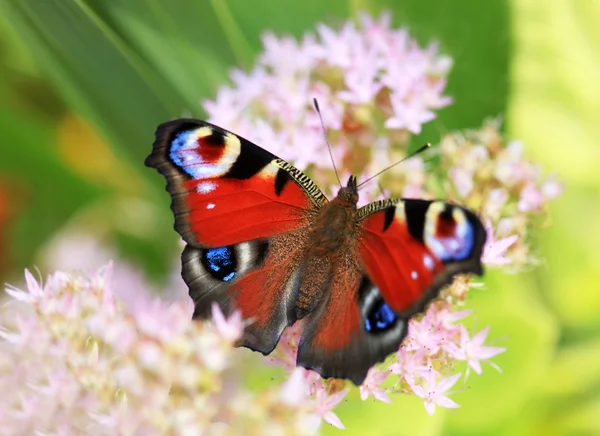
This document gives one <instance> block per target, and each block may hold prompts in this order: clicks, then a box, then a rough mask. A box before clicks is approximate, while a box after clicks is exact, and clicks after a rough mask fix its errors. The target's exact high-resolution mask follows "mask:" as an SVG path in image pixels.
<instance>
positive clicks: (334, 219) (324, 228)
mask: <svg viewBox="0 0 600 436" xmlns="http://www.w3.org/2000/svg"><path fill="white" fill-rule="evenodd" d="M357 202H358V193H357V189H356V178H355V177H352V176H351V177H350V179H349V180H348V185H347V186H346V187H343V188H341V189H340V191H339V192H338V195H337V197H336V198H335V199H333V200H332V201H331V202H329V203H327V204H326V205H325V206H324V207H323V209H321V210H320V211H319V214H318V216H317V218H316V221H315V224H314V226H313V230H312V232H311V236H310V238H309V241H310V244H311V247H310V252H311V254H315V255H324V256H336V255H337V253H338V252H339V250H340V249H341V248H342V247H343V246H344V244H345V243H346V242H347V240H348V239H349V238H350V237H351V235H352V234H353V229H354V227H355V221H356V204H357Z"/></svg>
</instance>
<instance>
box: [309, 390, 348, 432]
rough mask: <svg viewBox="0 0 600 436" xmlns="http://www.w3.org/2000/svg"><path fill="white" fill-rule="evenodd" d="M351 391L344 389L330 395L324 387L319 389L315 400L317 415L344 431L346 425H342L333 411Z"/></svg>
mask: <svg viewBox="0 0 600 436" xmlns="http://www.w3.org/2000/svg"><path fill="white" fill-rule="evenodd" d="M349 391H350V389H344V390H341V391H339V392H335V393H333V394H331V395H330V394H328V393H327V390H326V387H325V386H324V385H323V386H320V387H319V388H317V391H316V395H315V400H316V403H317V410H316V413H317V415H319V416H320V417H321V418H322V419H323V420H324V421H325V422H327V423H329V424H331V425H333V426H334V427H337V428H340V429H344V428H345V427H344V424H342V421H340V418H339V417H338V416H337V415H336V414H335V413H334V412H332V410H333V409H335V408H336V407H337V406H338V404H339V403H340V402H341V401H342V400H343V399H344V398H345V397H346V395H347V394H348V392H349Z"/></svg>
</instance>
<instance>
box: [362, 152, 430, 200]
mask: <svg viewBox="0 0 600 436" xmlns="http://www.w3.org/2000/svg"><path fill="white" fill-rule="evenodd" d="M429 147H431V144H430V143H427V144H425V145H424V146H422V147H421V148H419V149H418V150H417V151H415V152H413V153H411V154H409V155H408V156H406V157H405V158H404V159H400V160H399V161H398V162H396V163H393V164H391V165H390V166H389V167H386V168H384V169H382V170H381V171H379V172H378V173H377V174H375V175H374V176H371V177H369V178H368V179H367V180H365V181H364V182H362V183H361V184H360V185H358V186H357V189H358V188H360V187H361V186H363V185H364V184H365V183H367V182H370V181H371V180H373V179H374V178H375V177H378V176H379V175H381V174H382V173H384V172H386V171H387V170H389V169H391V168H394V167H395V166H396V165H398V164H401V163H402V162H404V161H405V160H408V159H410V158H411V157H415V156H416V155H418V154H419V153H422V152H424V151H425V150H427V149H428V148H429Z"/></svg>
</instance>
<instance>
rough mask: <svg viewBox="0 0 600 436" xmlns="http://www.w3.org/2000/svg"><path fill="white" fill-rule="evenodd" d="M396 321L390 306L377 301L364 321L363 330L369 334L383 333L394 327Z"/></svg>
mask: <svg viewBox="0 0 600 436" xmlns="http://www.w3.org/2000/svg"><path fill="white" fill-rule="evenodd" d="M396 319H397V317H396V314H395V313H394V311H393V310H392V309H391V308H390V306H388V305H387V303H386V302H385V301H383V300H378V301H377V302H375V304H374V305H373V308H372V309H371V311H370V312H369V315H368V316H367V319H365V330H366V331H368V332H370V333H380V332H384V331H386V330H389V329H390V328H392V327H393V326H394V324H395V323H396Z"/></svg>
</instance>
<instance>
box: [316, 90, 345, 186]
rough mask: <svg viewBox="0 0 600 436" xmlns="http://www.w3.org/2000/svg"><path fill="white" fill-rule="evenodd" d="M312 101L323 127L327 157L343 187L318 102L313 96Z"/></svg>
mask: <svg viewBox="0 0 600 436" xmlns="http://www.w3.org/2000/svg"><path fill="white" fill-rule="evenodd" d="M313 103H314V104H315V109H316V110H317V113H318V114H319V121H321V128H322V129H323V136H324V137H325V142H326V143H327V149H328V150H329V157H330V158H331V163H332V164H333V170H334V171H335V177H337V181H338V183H339V184H340V188H343V186H342V182H341V180H340V175H339V174H338V170H337V167H336V166H335V160H333V153H332V152H331V144H329V140H328V139H327V131H326V130H325V124H324V123H323V116H322V115H321V109H319V103H318V102H317V99H316V98H313Z"/></svg>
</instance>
